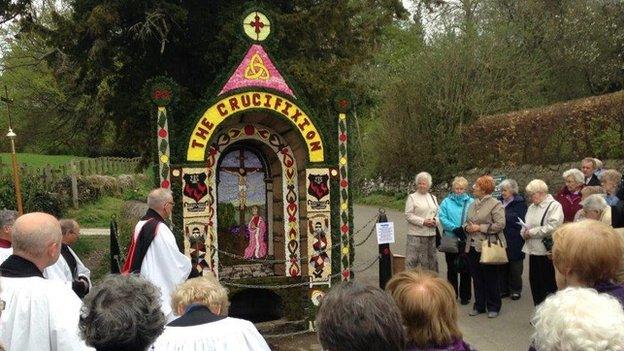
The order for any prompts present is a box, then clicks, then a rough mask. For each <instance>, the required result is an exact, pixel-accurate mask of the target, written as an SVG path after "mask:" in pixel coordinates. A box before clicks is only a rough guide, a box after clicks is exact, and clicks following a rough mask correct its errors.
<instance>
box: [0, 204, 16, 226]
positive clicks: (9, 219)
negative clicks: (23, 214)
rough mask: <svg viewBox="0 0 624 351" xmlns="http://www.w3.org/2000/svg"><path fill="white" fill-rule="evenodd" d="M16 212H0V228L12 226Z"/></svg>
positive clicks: (5, 210)
mask: <svg viewBox="0 0 624 351" xmlns="http://www.w3.org/2000/svg"><path fill="white" fill-rule="evenodd" d="M17 215H18V213H17V211H13V210H7V209H6V208H5V209H4V210H0V227H6V226H12V225H13V224H15V220H16V219H17Z"/></svg>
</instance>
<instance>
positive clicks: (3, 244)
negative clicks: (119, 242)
mask: <svg viewBox="0 0 624 351" xmlns="http://www.w3.org/2000/svg"><path fill="white" fill-rule="evenodd" d="M147 204H148V207H149V209H148V211H147V213H146V215H145V216H144V217H143V218H141V220H140V221H139V222H138V223H137V225H136V227H135V230H134V233H133V236H132V241H131V244H130V248H129V251H128V257H127V259H126V262H125V264H124V267H123V274H117V275H109V276H107V277H106V278H105V279H104V280H103V281H101V282H100V284H98V286H95V287H94V286H92V284H91V280H90V272H89V270H88V269H87V268H86V267H85V266H84V264H83V263H82V262H81V260H80V258H79V257H78V255H76V253H75V252H74V251H73V250H72V249H71V245H73V244H74V243H75V242H76V241H77V240H78V238H79V236H80V225H79V224H78V223H77V222H76V221H75V220H72V219H61V220H58V219H56V218H55V217H53V216H51V215H49V214H46V213H39V212H35V213H28V214H24V215H22V216H18V214H17V212H15V211H10V210H3V211H0V275H1V277H0V311H1V315H0V350H16V351H30V350H33V351H34V350H37V351H48V350H50V351H74V350H97V351H113V350H115V351H145V350H147V349H148V348H149V349H150V350H184V351H200V350H242V351H245V350H260V351H265V350H269V346H268V344H267V343H266V341H265V340H264V339H263V337H262V336H261V335H260V333H259V332H258V330H257V329H256V328H255V326H254V325H253V324H252V323H251V322H248V321H245V320H241V319H236V318H230V317H227V308H228V304H229V303H228V292H227V290H226V289H225V288H224V287H223V286H221V284H219V282H218V281H217V280H216V279H215V278H214V277H210V276H200V274H199V272H197V271H195V270H194V269H192V267H191V266H192V265H191V261H190V259H189V258H188V257H186V256H185V255H184V254H182V253H181V252H180V251H179V249H178V246H177V244H176V241H175V238H174V236H173V233H172V232H171V230H170V229H169V228H168V227H167V225H166V224H165V220H164V219H165V218H168V217H169V216H170V215H171V211H172V207H173V205H174V202H173V197H172V194H171V191H169V190H167V189H162V188H159V189H155V190H153V191H152V192H150V194H149V196H148V199H147Z"/></svg>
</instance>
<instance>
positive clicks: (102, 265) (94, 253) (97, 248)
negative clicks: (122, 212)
mask: <svg viewBox="0 0 624 351" xmlns="http://www.w3.org/2000/svg"><path fill="white" fill-rule="evenodd" d="M109 240H110V239H109V237H108V236H101V235H100V236H84V235H83V236H81V237H80V239H79V240H78V241H77V242H76V243H75V244H74V245H72V249H73V250H74V251H75V252H76V255H78V257H80V259H81V260H82V262H83V263H84V265H85V266H87V268H89V269H90V270H91V282H93V283H94V284H95V283H97V282H98V281H100V280H101V279H102V278H104V276H105V275H106V274H108V273H109V272H110V261H109V252H110V241H109Z"/></svg>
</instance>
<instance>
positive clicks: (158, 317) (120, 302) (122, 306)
mask: <svg viewBox="0 0 624 351" xmlns="http://www.w3.org/2000/svg"><path fill="white" fill-rule="evenodd" d="M164 326H165V315H164V314H163V312H162V311H161V310H160V292H159V291H158V289H157V288H156V287H155V286H154V285H152V284H151V283H150V282H148V281H147V280H145V279H142V278H139V277H138V276H134V275H129V276H124V275H109V276H107V277H106V278H104V280H103V281H102V282H101V283H100V284H99V286H97V287H96V288H94V289H92V290H91V292H89V294H87V296H86V297H85V299H84V301H83V306H82V312H81V315H80V320H79V322H78V327H79V328H80V334H81V335H82V338H83V339H84V340H85V342H86V344H87V345H88V346H92V347H94V348H95V349H96V350H97V351H110V350H115V351H145V350H147V348H148V347H149V346H150V345H151V344H152V343H153V342H154V340H156V338H157V337H158V335H160V334H161V333H162V332H163V329H164Z"/></svg>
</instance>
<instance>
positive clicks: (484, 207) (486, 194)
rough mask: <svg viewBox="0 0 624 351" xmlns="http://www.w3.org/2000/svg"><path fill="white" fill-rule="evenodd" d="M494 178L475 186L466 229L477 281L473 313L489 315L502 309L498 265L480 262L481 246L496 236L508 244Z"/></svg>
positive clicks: (486, 177)
mask: <svg viewBox="0 0 624 351" xmlns="http://www.w3.org/2000/svg"><path fill="white" fill-rule="evenodd" d="M494 186H495V183H494V179H493V178H492V177H490V176H482V177H479V178H478V179H477V180H476V182H475V184H474V185H473V187H472V189H473V194H474V196H475V197H476V200H475V201H474V202H473V203H472V205H470V208H468V215H467V218H468V222H467V223H466V224H465V225H464V230H465V231H466V233H468V243H467V245H466V250H467V251H468V262H469V266H470V275H471V276H472V281H473V284H474V292H475V304H474V308H473V310H472V312H470V314H469V315H470V316H476V315H478V314H481V313H485V312H486V309H487V312H488V317H489V318H496V317H498V313H499V311H500V308H501V296H500V286H499V279H498V278H499V273H498V267H497V266H494V265H487V264H482V263H480V260H481V245H482V244H483V242H484V241H485V240H491V239H493V238H490V237H491V236H494V237H495V238H496V240H500V241H501V242H502V244H503V245H505V236H504V235H502V232H503V229H505V209H504V208H503V205H502V204H501V203H500V201H498V200H497V199H495V198H493V197H492V195H491V194H492V192H493V191H494Z"/></svg>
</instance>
